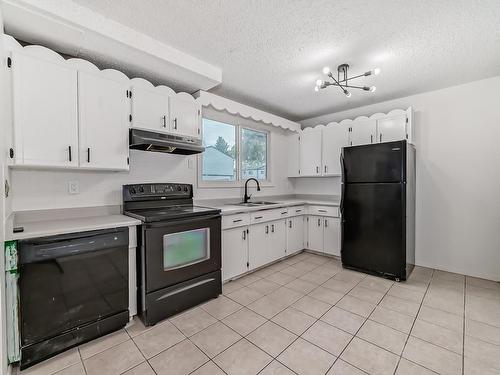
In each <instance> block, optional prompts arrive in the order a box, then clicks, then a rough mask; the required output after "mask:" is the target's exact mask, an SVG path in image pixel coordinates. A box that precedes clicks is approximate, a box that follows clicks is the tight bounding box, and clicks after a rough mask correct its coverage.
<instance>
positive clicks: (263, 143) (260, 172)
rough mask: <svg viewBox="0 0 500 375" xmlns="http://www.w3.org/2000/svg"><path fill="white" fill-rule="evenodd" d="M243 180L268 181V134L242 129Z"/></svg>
mask: <svg viewBox="0 0 500 375" xmlns="http://www.w3.org/2000/svg"><path fill="white" fill-rule="evenodd" d="M240 157H241V179H242V180H243V179H247V178H250V177H254V178H256V179H258V180H266V179H267V133H265V132H259V131H256V130H251V129H246V128H242V129H241V155H240Z"/></svg>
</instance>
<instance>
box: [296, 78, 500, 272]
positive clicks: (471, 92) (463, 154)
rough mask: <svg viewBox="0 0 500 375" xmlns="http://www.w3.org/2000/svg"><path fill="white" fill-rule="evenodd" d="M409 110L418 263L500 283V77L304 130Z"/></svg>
mask: <svg viewBox="0 0 500 375" xmlns="http://www.w3.org/2000/svg"><path fill="white" fill-rule="evenodd" d="M359 95H363V94H362V93H360V94H359ZM409 106H412V107H413V109H414V126H415V144H416V147H417V212H416V216H417V217H416V220H417V221H416V261H417V263H418V264H420V265H423V266H428V267H435V268H439V269H444V270H448V271H452V272H459V273H465V274H468V275H473V276H478V277H484V278H489V279H493V280H497V281H500V76H499V77H494V78H489V79H485V80H480V81H476V82H472V83H468V84H464V85H460V86H454V87H450V88H447V89H442V90H437V91H432V92H428V93H423V94H419V95H414V96H410V97H405V98H401V99H396V100H391V101H387V102H383V103H378V104H374V105H369V106H365V107H360V108H356V109H352V110H348V111H343V112H338V113H333V114H330V115H325V116H321V117H317V118H313V119H308V120H305V121H303V122H302V123H303V125H304V126H312V125H316V124H326V123H328V122H331V121H340V120H343V119H345V118H355V117H357V116H360V115H371V114H373V113H376V112H388V111H390V110H392V109H396V108H402V109H405V108H407V107H409ZM338 183H339V182H337V184H338ZM328 184H329V182H328V181H324V183H323V186H326V185H328ZM315 189H319V188H318V187H315Z"/></svg>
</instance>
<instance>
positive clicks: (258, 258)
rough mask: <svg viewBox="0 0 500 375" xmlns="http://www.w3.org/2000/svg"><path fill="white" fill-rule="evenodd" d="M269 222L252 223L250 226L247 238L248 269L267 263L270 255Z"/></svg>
mask: <svg viewBox="0 0 500 375" xmlns="http://www.w3.org/2000/svg"><path fill="white" fill-rule="evenodd" d="M269 226H270V223H261V224H253V225H252V226H251V227H250V233H249V236H248V239H249V241H250V245H249V247H248V268H249V269H250V270H252V269H255V268H258V267H261V266H263V265H264V264H267V263H269V262H270V261H271V260H270V259H271V257H270V256H269V254H268V242H269V238H268V237H269Z"/></svg>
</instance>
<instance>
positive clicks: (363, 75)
mask: <svg viewBox="0 0 500 375" xmlns="http://www.w3.org/2000/svg"><path fill="white" fill-rule="evenodd" d="M360 77H365V73H363V74H360V75H359V76H354V77H351V78H348V79H349V80H351V79H356V78H360ZM339 82H347V79H343V80H341V81H339Z"/></svg>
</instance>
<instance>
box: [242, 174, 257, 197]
mask: <svg viewBox="0 0 500 375" xmlns="http://www.w3.org/2000/svg"><path fill="white" fill-rule="evenodd" d="M250 180H254V181H255V182H256V183H257V191H260V184H259V181H258V180H257V179H256V178H253V177H252V178H249V179H247V180H246V181H245V196H244V197H243V203H248V201H249V200H250V197H251V196H252V194H250V195H248V181H250Z"/></svg>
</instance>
